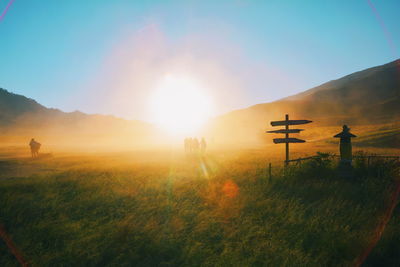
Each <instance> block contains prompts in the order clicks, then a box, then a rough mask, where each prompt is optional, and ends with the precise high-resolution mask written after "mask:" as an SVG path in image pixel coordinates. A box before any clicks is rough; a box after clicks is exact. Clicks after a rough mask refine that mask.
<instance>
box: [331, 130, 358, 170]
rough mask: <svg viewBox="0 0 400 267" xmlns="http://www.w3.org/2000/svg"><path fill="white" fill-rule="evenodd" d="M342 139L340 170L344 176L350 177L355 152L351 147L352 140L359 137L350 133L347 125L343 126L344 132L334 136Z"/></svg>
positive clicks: (340, 145)
mask: <svg viewBox="0 0 400 267" xmlns="http://www.w3.org/2000/svg"><path fill="white" fill-rule="evenodd" d="M334 137H335V138H340V144H339V150H340V164H339V170H340V173H341V175H342V176H350V173H351V169H352V165H351V162H352V160H353V152H352V147H351V138H353V137H357V136H355V135H354V134H352V133H350V128H349V127H347V125H343V130H342V132H340V133H338V134H337V135H335V136H334Z"/></svg>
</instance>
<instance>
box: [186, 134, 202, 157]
mask: <svg viewBox="0 0 400 267" xmlns="http://www.w3.org/2000/svg"><path fill="white" fill-rule="evenodd" d="M184 147H185V152H186V153H189V152H198V151H199V150H200V152H201V153H204V152H206V148H207V142H206V140H205V139H204V137H202V138H201V140H200V142H199V140H198V139H197V138H196V137H195V138H192V137H187V138H185V140H184Z"/></svg>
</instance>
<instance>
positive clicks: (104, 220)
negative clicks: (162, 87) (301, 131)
mask: <svg viewBox="0 0 400 267" xmlns="http://www.w3.org/2000/svg"><path fill="white" fill-rule="evenodd" d="M265 163H266V160H265V159H264V158H261V157H260V155H259V154H257V153H255V152H252V151H247V152H246V153H235V154H231V153H227V152H219V153H214V154H211V155H208V156H207V157H204V158H202V157H189V158H186V157H184V156H183V155H179V154H176V153H175V154H174V153H172V154H168V153H159V154H150V153H147V154H146V153H142V154H137V155H124V156H123V157H122V156H119V157H117V156H116V155H110V156H86V157H64V158H50V159H43V160H37V161H30V160H12V161H9V162H8V164H3V165H2V168H3V171H4V172H3V173H7V175H6V176H7V177H14V178H6V176H0V177H3V178H0V221H1V222H2V223H3V224H4V225H5V226H6V228H7V230H8V232H9V233H10V234H11V235H12V237H13V239H14V242H15V243H16V244H17V246H18V247H19V249H20V250H21V251H22V252H23V254H24V255H25V257H26V259H27V260H28V261H30V263H31V264H32V265H33V266H105V265H107V266H133V265H134V266H176V265H181V266H347V265H351V264H352V262H353V261H354V259H355V258H356V257H357V256H358V255H360V253H362V251H363V250H364V249H365V248H366V247H367V246H368V245H369V243H370V242H371V238H372V236H373V233H374V231H375V228H376V226H377V225H378V223H379V222H380V220H381V218H382V216H383V215H384V213H385V211H386V210H387V208H388V201H389V198H390V196H391V194H392V192H393V189H394V188H393V187H394V184H395V181H396V179H398V171H399V169H398V166H397V165H396V163H394V162H391V161H381V160H379V161H373V162H371V165H370V166H368V167H367V166H366V165H365V164H366V163H365V162H363V161H357V162H355V168H354V178H353V179H343V178H339V177H338V173H337V170H336V166H335V165H336V164H335V162H333V161H330V160H329V159H326V160H323V161H319V162H318V161H311V162H308V163H306V164H303V165H302V166H300V167H292V168H290V169H289V170H288V171H286V172H283V171H282V169H281V168H280V167H275V168H274V171H273V174H274V176H273V178H272V180H269V179H268V178H267V177H266V170H265V168H264V167H265ZM10 166H11V167H10ZM274 166H276V165H274ZM10 168H11V169H10ZM16 170H18V171H16ZM13 171H15V172H16V175H14V176H13V175H11V174H12V172H13ZM399 217H400V216H399V209H396V210H395V212H394V216H393V218H392V220H391V221H390V223H389V225H388V227H387V229H386V231H385V233H384V235H383V238H382V240H380V242H379V243H378V246H377V247H376V248H375V249H374V250H373V252H372V254H371V255H370V257H369V258H368V260H367V262H366V265H367V266H377V265H378V263H381V262H383V263H386V265H387V266H398V265H399V264H400V256H399V255H400V253H397V252H399V248H400V243H399V242H398V240H399V237H400V230H399V229H400V219H399ZM0 251H4V244H1V243H0ZM0 264H1V265H2V266H15V265H16V262H15V260H14V259H13V258H12V257H10V255H9V254H7V253H2V254H0Z"/></svg>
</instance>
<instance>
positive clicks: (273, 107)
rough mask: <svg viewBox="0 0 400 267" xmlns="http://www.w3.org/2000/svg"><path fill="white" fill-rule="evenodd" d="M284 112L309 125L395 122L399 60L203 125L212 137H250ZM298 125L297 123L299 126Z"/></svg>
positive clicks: (262, 131) (399, 90) (398, 115)
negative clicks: (208, 125)
mask: <svg viewBox="0 0 400 267" xmlns="http://www.w3.org/2000/svg"><path fill="white" fill-rule="evenodd" d="M285 114H290V117H291V118H293V119H310V120H313V121H314V123H313V124H312V125H313V127H315V126H333V125H338V126H340V125H342V124H345V123H347V124H350V125H360V124H380V123H397V122H399V119H400V60H396V61H393V62H391V63H388V64H385V65H382V66H378V67H374V68H370V69H366V70H363V71H359V72H356V73H353V74H350V75H347V76H345V77H343V78H340V79H337V80H334V81H330V82H327V83H325V84H322V85H320V86H317V87H315V88H312V89H310V90H307V91H305V92H302V93H300V94H297V95H294V96H290V97H287V98H284V99H281V100H278V101H275V102H271V103H265V104H258V105H255V106H251V107H249V108H246V109H242V110H236V111H233V112H230V113H228V114H226V115H223V116H220V117H217V118H216V119H215V120H214V121H213V122H212V124H211V125H210V127H209V132H210V134H211V135H213V136H214V137H216V138H219V139H224V140H225V141H229V139H232V140H234V139H238V138H239V139H240V140H248V141H256V140H259V139H260V138H264V137H263V136H265V130H266V129H267V128H270V125H269V122H270V121H271V120H280V119H283V118H284V115H285ZM300 128H301V127H300Z"/></svg>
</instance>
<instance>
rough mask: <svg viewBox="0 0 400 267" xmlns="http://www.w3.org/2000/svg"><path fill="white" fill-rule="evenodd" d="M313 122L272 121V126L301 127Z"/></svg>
mask: <svg viewBox="0 0 400 267" xmlns="http://www.w3.org/2000/svg"><path fill="white" fill-rule="evenodd" d="M310 122H312V121H309V120H287V121H271V126H282V125H299V124H306V123H310Z"/></svg>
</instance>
